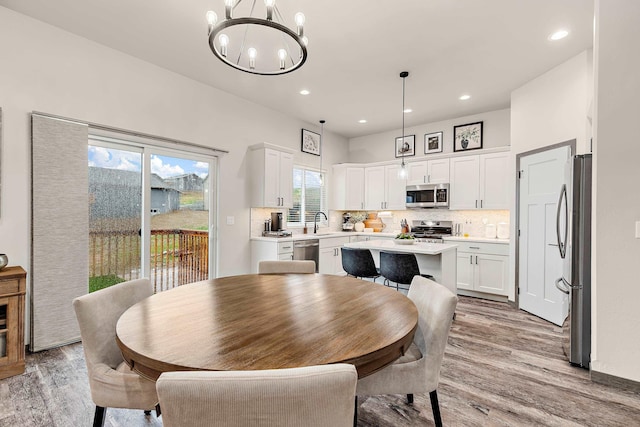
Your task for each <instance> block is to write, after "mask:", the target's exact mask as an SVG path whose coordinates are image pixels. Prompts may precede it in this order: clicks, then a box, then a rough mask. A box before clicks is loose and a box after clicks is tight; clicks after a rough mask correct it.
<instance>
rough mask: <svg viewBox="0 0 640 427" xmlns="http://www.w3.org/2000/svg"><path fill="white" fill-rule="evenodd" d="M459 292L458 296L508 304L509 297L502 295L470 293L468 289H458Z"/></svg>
mask: <svg viewBox="0 0 640 427" xmlns="http://www.w3.org/2000/svg"><path fill="white" fill-rule="evenodd" d="M457 291H458V295H464V296H467V297H475V298H482V299H488V300H491V301H497V302H508V299H507V297H506V296H502V295H495V294H486V293H484V292H475V291H468V290H466V289H458V290H457Z"/></svg>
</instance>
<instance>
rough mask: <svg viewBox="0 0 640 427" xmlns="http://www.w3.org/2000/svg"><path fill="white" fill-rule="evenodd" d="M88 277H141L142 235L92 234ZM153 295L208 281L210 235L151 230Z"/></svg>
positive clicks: (176, 230)
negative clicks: (200, 281) (177, 287)
mask: <svg viewBox="0 0 640 427" xmlns="http://www.w3.org/2000/svg"><path fill="white" fill-rule="evenodd" d="M89 275H90V277H98V276H117V277H118V278H120V279H121V280H132V279H137V278H139V277H140V235H139V234H138V232H137V230H135V231H95V232H90V233H89ZM149 276H150V277H149V278H150V279H151V282H152V283H153V287H154V292H160V291H164V290H167V289H171V288H174V287H176V286H180V285H184V284H186V283H191V282H196V281H198V280H205V279H207V278H208V277H209V232H208V231H199V230H182V229H175V230H152V231H151V271H150V273H149Z"/></svg>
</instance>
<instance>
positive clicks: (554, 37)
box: [548, 30, 569, 41]
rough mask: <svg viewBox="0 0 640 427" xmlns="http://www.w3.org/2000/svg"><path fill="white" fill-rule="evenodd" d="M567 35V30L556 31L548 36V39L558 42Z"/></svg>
mask: <svg viewBox="0 0 640 427" xmlns="http://www.w3.org/2000/svg"><path fill="white" fill-rule="evenodd" d="M568 35H569V31H567V30H558V31H556V32H555V33H553V34H551V35H549V37H548V39H549V40H552V41H556V40H560V39H563V38H565V37H567V36H568Z"/></svg>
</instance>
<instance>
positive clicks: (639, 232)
mask: <svg viewBox="0 0 640 427" xmlns="http://www.w3.org/2000/svg"><path fill="white" fill-rule="evenodd" d="M636 239H640V221H636Z"/></svg>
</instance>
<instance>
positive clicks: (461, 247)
mask: <svg viewBox="0 0 640 427" xmlns="http://www.w3.org/2000/svg"><path fill="white" fill-rule="evenodd" d="M449 243H454V244H457V245H458V259H457V261H458V262H457V264H458V267H457V276H458V279H457V280H458V281H457V285H458V289H459V290H467V291H473V292H482V293H485V294H494V295H501V296H508V295H509V289H508V283H509V245H508V244H504V243H484V242H460V241H457V240H456V241H451V242H449Z"/></svg>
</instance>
